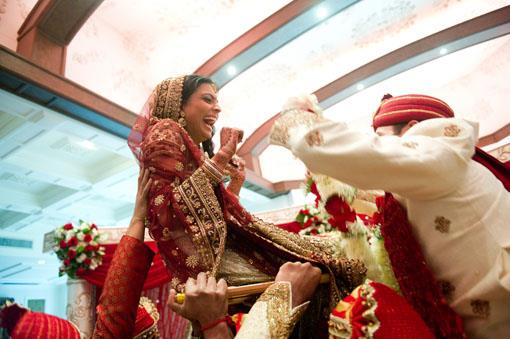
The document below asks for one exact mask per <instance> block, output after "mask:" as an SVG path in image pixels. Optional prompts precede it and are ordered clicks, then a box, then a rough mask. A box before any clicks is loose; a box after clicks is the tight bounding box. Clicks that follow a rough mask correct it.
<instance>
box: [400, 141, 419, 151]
mask: <svg viewBox="0 0 510 339" xmlns="http://www.w3.org/2000/svg"><path fill="white" fill-rule="evenodd" d="M402 146H404V147H408V148H413V149H415V148H416V147H417V146H418V143H417V142H415V141H406V142H403V143H402Z"/></svg>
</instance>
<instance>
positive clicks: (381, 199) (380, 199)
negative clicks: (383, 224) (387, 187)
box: [375, 196, 384, 211]
mask: <svg viewBox="0 0 510 339" xmlns="http://www.w3.org/2000/svg"><path fill="white" fill-rule="evenodd" d="M375 205H376V206H377V209H378V210H379V211H380V210H381V208H383V206H384V196H380V197H377V198H375Z"/></svg>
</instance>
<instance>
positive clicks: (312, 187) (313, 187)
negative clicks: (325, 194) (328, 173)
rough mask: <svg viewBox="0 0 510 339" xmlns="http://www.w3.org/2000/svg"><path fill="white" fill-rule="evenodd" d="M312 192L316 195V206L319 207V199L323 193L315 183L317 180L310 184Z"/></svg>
mask: <svg viewBox="0 0 510 339" xmlns="http://www.w3.org/2000/svg"><path fill="white" fill-rule="evenodd" d="M310 193H312V194H314V195H315V207H319V201H321V195H320V193H319V190H318V189H317V184H315V181H312V184H311V185H310Z"/></svg>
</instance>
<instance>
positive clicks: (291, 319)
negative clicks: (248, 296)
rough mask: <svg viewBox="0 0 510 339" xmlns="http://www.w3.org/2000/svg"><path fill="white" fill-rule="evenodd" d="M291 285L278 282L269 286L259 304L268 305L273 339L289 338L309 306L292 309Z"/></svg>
mask: <svg viewBox="0 0 510 339" xmlns="http://www.w3.org/2000/svg"><path fill="white" fill-rule="evenodd" d="M291 295H292V294H291V289H290V283H289V282H287V281H285V282H278V283H274V284H273V285H271V286H269V287H268V289H267V290H266V291H265V292H264V293H263V294H262V295H261V296H260V298H259V299H258V300H257V302H261V301H262V302H266V303H267V323H268V325H269V333H270V337H271V339H275V338H288V337H289V335H290V334H291V332H292V329H293V328H294V325H295V324H296V322H297V321H298V320H299V318H301V315H302V314H303V313H304V311H305V309H306V306H308V304H303V305H299V306H297V307H295V308H294V309H292V298H291Z"/></svg>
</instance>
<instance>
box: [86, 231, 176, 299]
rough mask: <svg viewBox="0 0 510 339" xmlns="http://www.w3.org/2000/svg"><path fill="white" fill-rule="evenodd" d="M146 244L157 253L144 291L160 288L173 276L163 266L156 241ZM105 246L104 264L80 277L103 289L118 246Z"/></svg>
mask: <svg viewBox="0 0 510 339" xmlns="http://www.w3.org/2000/svg"><path fill="white" fill-rule="evenodd" d="M145 244H146V245H147V246H149V247H150V248H151V249H152V250H153V251H154V252H155V253H156V255H155V256H154V259H153V260H152V266H151V268H150V270H149V274H148V275H147V279H146V280H145V283H144V285H143V289H144V290H147V289H151V288H155V287H160V286H161V285H164V284H166V283H168V282H169V281H170V279H171V276H170V275H169V274H168V272H167V270H166V268H165V265H164V264H163V260H162V259H161V256H160V255H159V253H158V249H157V246H156V243H155V242H154V241H146V242H145ZM103 246H104V248H105V255H104V256H103V262H102V264H101V265H100V266H99V267H97V268H96V269H95V270H94V271H86V272H85V273H84V274H81V275H80V278H83V279H85V280H87V281H88V282H89V283H91V284H92V285H94V286H97V287H99V288H102V287H103V285H104V280H105V279H106V273H108V268H109V267H110V263H111V262H112V258H113V253H115V249H116V248H117V244H108V245H103Z"/></svg>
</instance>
